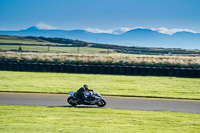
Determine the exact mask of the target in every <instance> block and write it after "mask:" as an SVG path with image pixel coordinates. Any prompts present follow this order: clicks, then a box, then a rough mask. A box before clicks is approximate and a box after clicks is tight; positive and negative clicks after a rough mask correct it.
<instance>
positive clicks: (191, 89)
mask: <svg viewBox="0 0 200 133" xmlns="http://www.w3.org/2000/svg"><path fill="white" fill-rule="evenodd" d="M83 84H88V85H89V87H90V89H94V90H96V91H98V92H100V93H101V94H103V95H122V96H144V97H164V98H186V99H200V81H199V78H176V77H155V76H120V75H95V74H68V73H39V72H38V73H37V72H35V73H33V72H8V71H0V91H17V92H47V93H68V92H69V91H76V90H78V89H79V88H80V87H81V86H82V85H83Z"/></svg>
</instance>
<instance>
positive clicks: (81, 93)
mask: <svg viewBox="0 0 200 133" xmlns="http://www.w3.org/2000/svg"><path fill="white" fill-rule="evenodd" d="M88 91H92V90H89V89H88V85H83V87H81V88H80V89H79V90H78V91H77V92H76V98H78V100H79V102H81V103H82V102H84V99H85V94H84V93H86V92H88Z"/></svg>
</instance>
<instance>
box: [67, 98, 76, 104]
mask: <svg viewBox="0 0 200 133" xmlns="http://www.w3.org/2000/svg"><path fill="white" fill-rule="evenodd" d="M70 100H74V98H73V97H72V96H70V97H68V98H67V102H68V103H69V104H70V105H72V106H76V105H77V104H76V103H71V102H70Z"/></svg>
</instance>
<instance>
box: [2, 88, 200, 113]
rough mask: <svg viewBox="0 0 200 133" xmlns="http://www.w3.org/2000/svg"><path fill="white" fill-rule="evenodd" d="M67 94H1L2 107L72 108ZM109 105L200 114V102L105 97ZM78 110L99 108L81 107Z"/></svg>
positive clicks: (108, 106) (122, 107) (117, 107)
mask: <svg viewBox="0 0 200 133" xmlns="http://www.w3.org/2000/svg"><path fill="white" fill-rule="evenodd" d="M68 96H69V95H67V94H42V93H11V92H0V105H31V106H32V105H33V106H49V107H55V106H56V107H72V106H71V105H69V104H68V103H67V102H66V99H67V97H68ZM103 98H104V99H105V100H106V102H107V105H106V106H105V107H104V108H112V109H128V110H142V111H170V112H186V113H197V114H200V100H179V99H159V98H137V97H116V96H103ZM77 108H98V107H97V106H86V105H81V106H77Z"/></svg>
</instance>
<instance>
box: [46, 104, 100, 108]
mask: <svg viewBox="0 0 200 133" xmlns="http://www.w3.org/2000/svg"><path fill="white" fill-rule="evenodd" d="M49 107H66V108H101V107H98V106H85V105H79V106H71V105H64V106H49Z"/></svg>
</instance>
